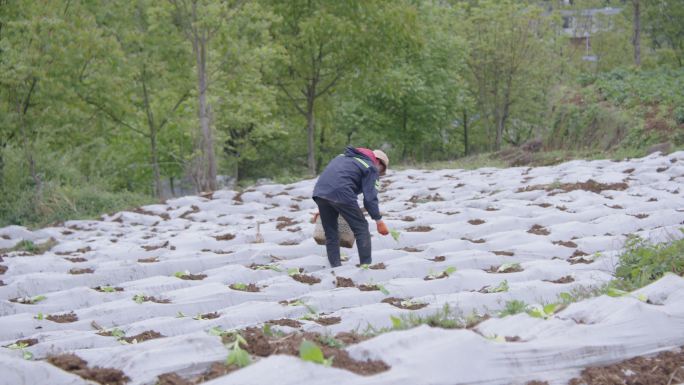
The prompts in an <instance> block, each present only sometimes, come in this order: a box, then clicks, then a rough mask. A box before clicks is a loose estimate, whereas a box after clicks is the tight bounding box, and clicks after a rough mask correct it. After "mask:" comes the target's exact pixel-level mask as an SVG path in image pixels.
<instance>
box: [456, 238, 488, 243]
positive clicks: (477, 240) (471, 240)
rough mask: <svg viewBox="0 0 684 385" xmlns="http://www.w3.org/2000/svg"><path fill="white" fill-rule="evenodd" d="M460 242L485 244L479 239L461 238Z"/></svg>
mask: <svg viewBox="0 0 684 385" xmlns="http://www.w3.org/2000/svg"><path fill="white" fill-rule="evenodd" d="M461 240H464V241H468V242H472V243H485V242H486V241H485V240H484V239H482V238H480V239H470V238H465V237H463V238H461Z"/></svg>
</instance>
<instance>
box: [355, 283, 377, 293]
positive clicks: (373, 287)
mask: <svg viewBox="0 0 684 385" xmlns="http://www.w3.org/2000/svg"><path fill="white" fill-rule="evenodd" d="M358 288H359V290H361V291H377V290H380V288H379V287H378V285H367V284H365V283H364V284H361V285H359V286H358Z"/></svg>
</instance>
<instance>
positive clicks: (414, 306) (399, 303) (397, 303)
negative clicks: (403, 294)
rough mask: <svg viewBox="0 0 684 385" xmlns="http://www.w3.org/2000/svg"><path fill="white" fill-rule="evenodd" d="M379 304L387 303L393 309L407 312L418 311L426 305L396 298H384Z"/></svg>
mask: <svg viewBox="0 0 684 385" xmlns="http://www.w3.org/2000/svg"><path fill="white" fill-rule="evenodd" d="M381 302H382V303H388V304H390V305H392V306H394V307H398V308H399V309H407V310H418V309H422V308H424V307H425V306H427V304H426V303H420V302H412V301H410V300H404V299H402V298H397V297H389V298H385V299H383V300H382V301H381Z"/></svg>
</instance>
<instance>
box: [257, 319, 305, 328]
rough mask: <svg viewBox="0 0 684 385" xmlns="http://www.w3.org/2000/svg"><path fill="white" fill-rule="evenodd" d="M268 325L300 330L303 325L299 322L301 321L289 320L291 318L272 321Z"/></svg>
mask: <svg viewBox="0 0 684 385" xmlns="http://www.w3.org/2000/svg"><path fill="white" fill-rule="evenodd" d="M266 323H268V324H272V325H278V326H289V327H291V328H300V327H302V323H301V322H299V321H297V320H294V319H289V318H281V319H278V320H270V321H268V322H266Z"/></svg>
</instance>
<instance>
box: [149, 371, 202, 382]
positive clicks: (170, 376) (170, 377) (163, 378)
mask: <svg viewBox="0 0 684 385" xmlns="http://www.w3.org/2000/svg"><path fill="white" fill-rule="evenodd" d="M194 384H195V382H194V381H189V380H186V379H185V378H183V377H181V376H179V375H177V374H176V373H164V374H160V375H159V377H157V382H156V384H155V385H194Z"/></svg>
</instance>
